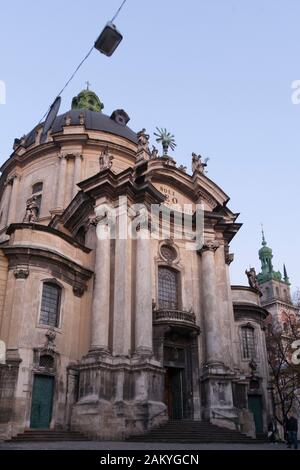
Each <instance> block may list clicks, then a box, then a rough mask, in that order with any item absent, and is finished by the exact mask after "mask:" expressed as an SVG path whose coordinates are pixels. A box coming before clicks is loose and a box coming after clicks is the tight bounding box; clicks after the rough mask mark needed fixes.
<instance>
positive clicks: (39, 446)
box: [0, 441, 288, 451]
mask: <svg viewBox="0 0 300 470" xmlns="http://www.w3.org/2000/svg"><path fill="white" fill-rule="evenodd" d="M2 450H99V451H108V450H128V451H130V450H141V451H147V450H148V451H151V450H174V451H176V450H178V451H182V450H187V451H192V450H286V451H288V449H287V448H286V445H285V444H179V443H178V444H168V443H161V444H159V443H157V444H156V443H151V444H150V443H141V442H138V443H137V442H136V443H135V442H130V443H129V442H96V441H86V442H85V441H84V442H46V443H45V442H26V443H23V442H22V443H20V442H16V443H6V442H2V443H1V442H0V451H2Z"/></svg>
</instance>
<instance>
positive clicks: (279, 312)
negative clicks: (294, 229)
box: [257, 231, 295, 324]
mask: <svg viewBox="0 0 300 470" xmlns="http://www.w3.org/2000/svg"><path fill="white" fill-rule="evenodd" d="M258 254H259V259H260V261H261V272H260V273H259V274H258V275H257V280H258V283H259V285H260V289H261V292H262V297H261V304H262V306H263V307H265V308H266V309H267V310H268V311H269V312H270V313H271V314H272V316H273V319H274V320H275V321H278V322H279V324H282V323H283V322H284V317H285V313H286V312H288V311H290V310H291V309H292V310H293V309H294V308H295V307H294V305H293V303H292V300H291V290H290V286H291V284H290V281H289V277H288V274H287V269H286V266H285V265H284V266H283V275H282V274H281V272H280V271H275V270H274V266H273V262H272V260H273V250H272V248H270V247H269V246H268V245H267V242H266V238H265V234H264V231H262V247H261V249H260V250H259V252H258Z"/></svg>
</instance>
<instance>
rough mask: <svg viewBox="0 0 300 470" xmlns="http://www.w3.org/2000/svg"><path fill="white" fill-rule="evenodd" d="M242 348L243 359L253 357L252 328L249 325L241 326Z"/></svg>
mask: <svg viewBox="0 0 300 470" xmlns="http://www.w3.org/2000/svg"><path fill="white" fill-rule="evenodd" d="M242 350H243V358H244V359H252V358H254V357H255V343H254V328H252V327H251V326H243V327H242Z"/></svg>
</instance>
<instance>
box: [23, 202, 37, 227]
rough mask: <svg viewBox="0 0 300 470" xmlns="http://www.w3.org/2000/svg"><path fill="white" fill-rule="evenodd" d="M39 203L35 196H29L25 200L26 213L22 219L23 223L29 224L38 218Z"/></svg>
mask: <svg viewBox="0 0 300 470" xmlns="http://www.w3.org/2000/svg"><path fill="white" fill-rule="evenodd" d="M38 215H39V204H38V200H37V197H36V196H33V197H31V198H30V199H28V201H27V202H26V213H25V217H24V220H23V223H24V224H30V223H33V222H36V221H37V220H38Z"/></svg>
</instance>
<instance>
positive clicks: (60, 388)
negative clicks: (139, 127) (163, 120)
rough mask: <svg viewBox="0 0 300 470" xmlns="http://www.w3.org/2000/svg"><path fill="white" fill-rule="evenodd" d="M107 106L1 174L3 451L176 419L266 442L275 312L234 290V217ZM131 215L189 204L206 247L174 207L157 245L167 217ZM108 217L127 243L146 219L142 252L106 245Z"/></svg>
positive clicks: (82, 104)
mask: <svg viewBox="0 0 300 470" xmlns="http://www.w3.org/2000/svg"><path fill="white" fill-rule="evenodd" d="M102 108H103V105H102V103H101V102H100V100H99V98H98V97H97V95H96V94H95V93H93V92H92V91H90V90H85V91H83V92H81V93H80V94H79V95H78V96H77V97H76V98H75V99H74V100H73V103H72V109H71V110H70V111H68V112H67V113H65V114H63V115H60V116H57V117H56V119H55V121H54V123H53V126H52V128H51V129H50V131H49V132H48V134H47V135H46V137H43V138H41V135H42V132H43V126H42V125H38V126H37V127H35V129H34V130H33V131H32V132H30V133H29V134H28V135H27V136H24V137H23V138H22V139H20V140H19V139H16V141H15V144H14V151H13V153H12V155H11V157H10V158H9V159H8V160H7V161H6V162H5V163H4V164H3V166H2V168H1V173H2V174H1V178H0V197H1V203H0V340H1V341H2V343H1V344H2V346H3V345H5V347H6V354H5V357H6V360H5V363H3V364H0V438H8V437H11V436H13V435H16V434H17V433H19V432H23V431H24V430H25V429H28V428H33V429H39V428H42V429H45V428H50V429H65V430H69V429H71V430H76V431H81V432H84V433H85V434H87V435H89V436H90V437H94V438H100V439H122V438H125V437H126V436H129V435H134V434H142V433H145V432H147V431H148V430H150V429H151V428H153V427H155V426H158V425H160V424H162V423H164V422H165V421H167V420H168V419H176V420H180V419H192V420H207V421H209V422H211V423H213V424H217V425H219V426H221V427H227V428H231V429H238V430H240V431H241V432H243V433H245V434H248V435H249V436H252V437H255V435H257V434H259V433H263V432H266V431H267V426H268V422H269V419H270V416H271V414H272V406H271V400H270V396H269V387H268V384H269V373H268V366H267V356H266V344H265V334H264V321H265V319H266V316H267V311H266V309H265V308H264V307H262V305H261V302H260V293H259V290H258V289H257V288H256V286H255V285H254V284H252V287H248V286H231V284H230V276H229V265H230V263H231V262H232V261H233V255H232V254H231V253H230V248H229V245H230V242H231V240H232V239H233V237H234V236H235V235H236V233H237V232H238V230H239V228H240V226H241V225H240V224H239V223H237V217H238V214H234V213H232V211H231V210H230V209H229V207H228V201H229V198H228V196H227V195H226V194H225V193H224V192H223V190H222V189H221V188H219V187H218V186H217V185H216V184H215V183H214V182H213V181H211V180H210V179H209V178H208V177H207V175H206V173H205V171H204V168H205V164H203V162H202V160H201V158H200V156H199V157H197V156H196V155H194V156H193V173H192V174H188V172H187V171H186V168H184V167H178V166H177V165H176V162H175V161H174V160H173V159H172V158H171V157H169V156H168V155H167V152H164V155H163V156H159V155H158V151H157V150H156V149H155V148H154V149H153V150H152V151H150V149H149V136H147V135H146V133H145V130H143V131H141V132H140V133H135V132H133V131H132V130H131V129H130V128H129V127H128V122H129V117H128V115H127V114H126V112H125V111H124V110H116V111H114V112H113V113H112V114H111V116H107V115H105V114H104V113H102ZM120 198H121V199H122V198H123V199H124V198H126V201H127V205H128V209H127V210H120V207H118V204H119V200H120ZM138 204H140V205H141V204H142V205H143V206H144V207H146V208H150V206H151V205H160V207H169V208H173V209H174V205H176V206H177V207H183V206H184V205H188V206H189V207H190V208H191V212H190V216H191V220H192V224H194V223H195V213H196V207H197V205H199V204H201V207H203V209H204V222H203V224H204V241H203V245H202V246H201V247H200V248H198V249H191V250H187V249H186V243H185V241H184V240H183V239H182V238H180V237H178V234H177V236H175V234H176V233H177V232H176V231H177V229H178V227H177V225H178V221H180V220H182V217H183V213H182V212H180V209H178V208H177V209H176V210H175V209H174V210H173V209H172V211H171V212H173V215H172V217H171V218H170V227H171V235H168V236H167V237H164V236H160V237H150V236H149V237H148V236H147V234H148V232H149V230H150V225H156V227H158V229H159V230H160V229H162V230H161V233H162V232H163V227H161V219H160V218H159V217H158V218H157V219H156V220H153V219H151V221H150V224H149V223H148V222H147V223H144V219H143V216H142V215H141V212H140V211H139V210H137V207H138V206H137V205H138ZM107 207H113V208H114V209H116V220H115V222H116V224H117V226H118V227H120V226H123V227H124V226H125V231H126V230H127V224H128V220H129V221H132V220H138V222H139V223H138V225H139V227H138V228H139V230H138V231H137V237H136V239H134V238H131V237H127V238H122V237H111V234H110V222H109V217H108V214H107ZM175 212H176V214H177V215H174V213H175ZM128 213H129V214H130V215H129V218H128ZM178 213H179V216H178ZM190 244H193V237H191V238H190Z"/></svg>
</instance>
